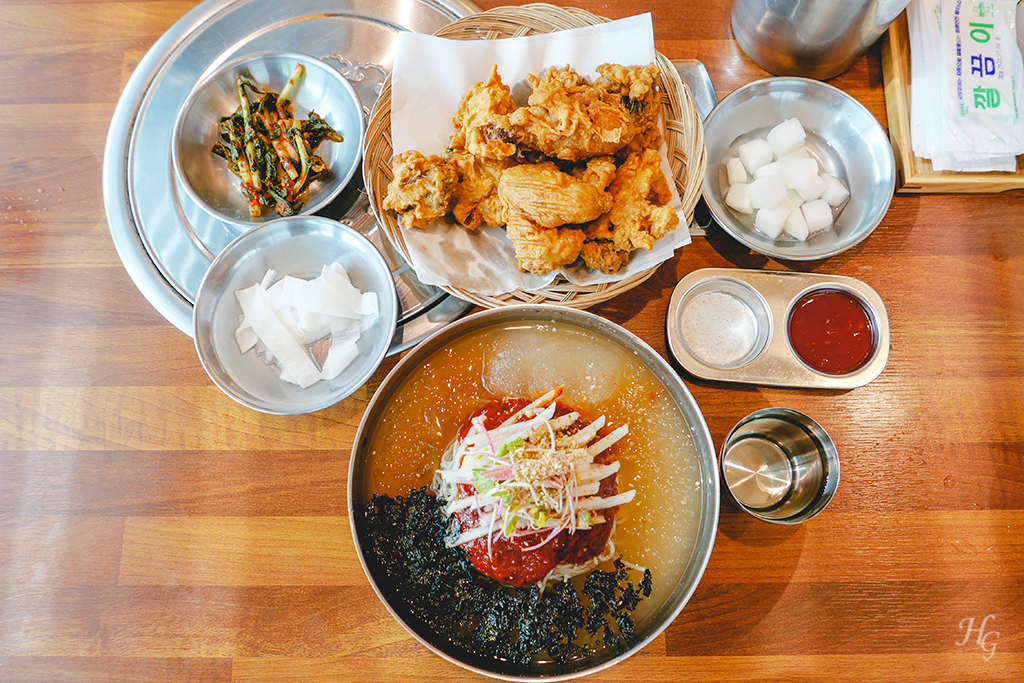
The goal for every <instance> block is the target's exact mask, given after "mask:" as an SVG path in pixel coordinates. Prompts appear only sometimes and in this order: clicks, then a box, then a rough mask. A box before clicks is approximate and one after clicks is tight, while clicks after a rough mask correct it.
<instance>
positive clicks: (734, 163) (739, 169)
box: [725, 157, 750, 185]
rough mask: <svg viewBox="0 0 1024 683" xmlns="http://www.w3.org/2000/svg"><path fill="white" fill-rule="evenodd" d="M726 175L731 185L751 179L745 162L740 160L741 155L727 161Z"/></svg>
mask: <svg viewBox="0 0 1024 683" xmlns="http://www.w3.org/2000/svg"><path fill="white" fill-rule="evenodd" d="M725 175H726V177H727V178H728V181H729V184H730V185H735V184H736V183H745V182H747V181H748V180H750V178H749V177H748V176H747V169H745V168H744V167H743V162H742V161H740V158H739V157H732V158H731V159H729V161H727V162H725Z"/></svg>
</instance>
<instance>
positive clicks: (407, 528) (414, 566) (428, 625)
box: [362, 488, 651, 667]
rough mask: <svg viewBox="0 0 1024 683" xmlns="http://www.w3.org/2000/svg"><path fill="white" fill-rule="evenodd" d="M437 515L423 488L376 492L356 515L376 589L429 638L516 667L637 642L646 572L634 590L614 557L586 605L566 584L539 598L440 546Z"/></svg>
mask: <svg viewBox="0 0 1024 683" xmlns="http://www.w3.org/2000/svg"><path fill="white" fill-rule="evenodd" d="M442 510H443V503H442V502H441V501H439V500H438V499H437V498H436V497H435V496H434V495H433V494H431V493H430V492H429V491H428V490H427V489H426V488H423V489H419V490H417V491H414V492H412V493H411V494H410V495H408V496H404V497H399V498H390V497H387V496H374V497H373V498H372V500H371V501H370V502H369V503H367V504H366V505H364V506H363V509H362V515H363V520H362V521H363V524H364V529H365V531H364V533H363V535H362V543H363V546H364V556H365V558H366V561H367V563H368V564H369V565H370V567H371V571H373V573H374V575H375V576H376V577H378V579H377V583H378V585H379V586H380V587H381V590H382V591H384V592H385V593H386V594H387V595H388V599H389V600H390V601H391V602H392V606H393V607H396V609H398V610H399V611H401V610H402V609H403V608H404V610H406V611H407V614H408V616H410V617H411V618H412V619H413V620H415V621H418V622H420V623H421V624H422V625H423V627H424V629H425V631H426V632H428V633H429V632H432V633H435V634H438V636H439V637H444V638H447V639H448V640H449V642H450V643H451V644H452V645H453V646H455V647H456V648H458V649H460V650H463V651H465V652H468V653H470V654H472V655H474V656H476V657H480V658H483V659H497V660H501V661H504V662H509V663H511V664H513V665H516V666H521V667H526V666H528V665H529V664H530V663H531V661H534V660H535V659H536V658H539V657H544V656H547V657H550V658H551V659H553V660H554V661H556V662H559V663H562V662H566V661H570V660H574V659H579V658H583V657H586V656H588V655H590V654H593V653H594V652H595V651H596V649H597V648H599V647H622V648H625V647H628V646H629V645H631V644H632V643H633V642H634V639H635V624H634V623H633V618H632V614H631V613H632V611H633V610H634V609H635V608H636V606H637V604H638V603H639V602H640V599H641V595H642V596H649V595H650V593H651V573H650V570H648V571H646V572H645V573H644V577H643V579H642V581H641V582H640V584H639V586H634V585H633V584H632V583H630V582H629V580H628V572H627V570H626V567H625V565H624V564H623V563H622V561H621V560H616V561H615V569H614V571H594V572H591V573H590V574H589V575H588V576H587V579H586V581H585V582H584V586H583V589H582V593H583V597H582V599H581V596H580V595H579V594H577V592H576V590H575V588H574V587H573V585H572V584H571V583H568V582H559V583H556V584H554V585H553V586H549V587H548V589H547V590H546V591H544V592H543V593H541V591H540V590H538V589H537V588H536V587H532V586H531V587H526V588H515V587H512V586H507V585H504V584H502V583H499V582H497V581H494V580H492V579H490V578H488V577H485V576H483V575H482V574H480V573H479V572H477V571H476V570H475V569H474V568H473V565H472V564H471V563H470V562H469V560H468V559H466V556H465V554H464V553H463V552H462V551H461V550H459V549H458V548H449V547H448V546H447V545H446V544H445V538H446V537H447V536H448V534H449V533H450V531H449V525H448V520H447V519H446V518H445V517H444V514H443V511H442ZM582 628H586V630H587V632H588V633H589V634H590V635H591V636H593V638H591V639H590V640H589V641H588V642H587V643H586V644H579V643H578V642H577V638H576V636H577V633H578V632H579V630H580V629H582Z"/></svg>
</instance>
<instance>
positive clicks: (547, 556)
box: [454, 399, 619, 586]
mask: <svg viewBox="0 0 1024 683" xmlns="http://www.w3.org/2000/svg"><path fill="white" fill-rule="evenodd" d="M528 403H529V402H528V401H525V400H522V399H503V400H501V401H493V402H491V403H488V404H487V405H486V406H484V407H483V408H481V409H480V410H477V411H475V412H474V413H473V414H472V415H471V416H470V418H469V419H467V420H466V423H465V424H464V425H463V426H462V428H461V429H460V430H459V438H460V439H461V438H463V437H464V436H465V435H466V433H468V431H469V429H470V427H471V426H472V423H471V420H472V418H474V417H476V416H477V415H483V416H484V426H485V427H486V428H487V429H494V428H495V427H497V426H498V425H500V424H501V423H502V422H504V421H505V420H506V419H508V418H509V417H511V416H512V415H513V414H514V413H515V412H516V411H518V410H519V409H521V408H523V407H524V406H526V405H528ZM569 412H572V408H568V407H566V406H564V405H562V404H561V403H558V404H557V405H556V408H555V415H556V416H558V415H564V414H565V413H569ZM580 426H581V427H582V426H583V425H580ZM611 458H612V456H611V455H610V452H609V451H605V452H603V453H601V454H599V455H598V456H597V457H595V458H594V462H597V463H604V462H606V461H608V460H611ZM459 489H460V491H461V493H462V495H464V496H472V495H473V494H474V489H473V487H472V486H471V485H469V484H459ZM618 489H619V486H618V477H617V476H616V475H614V474H613V475H610V476H608V477H606V478H605V479H602V480H601V489H600V496H601V497H602V498H607V497H609V496H614V495H616V494H617V493H618ZM617 510H618V508H617V507H613V508H608V509H605V510H601V516H602V517H604V518H605V521H604V522H603V523H601V524H597V525H595V526H593V527H592V528H590V529H584V530H577V531H575V532H573V533H569V532H567V531H563V532H562V533H560V534H558V535H557V536H556V537H555V538H554V539H552V540H551V542H549V543H548V544H547V545H544V546H542V547H540V548H536V549H533V550H524V548H529V547H530V546H532V545H536V544H537V543H538V541H539V539H540V538H542V537H533V536H528V537H526V538H525V539H524V538H506V537H505V536H504V535H502V534H501V533H495V534H492V536H491V539H490V544H489V545H488V540H487V537H486V536H485V537H483V538H477V539H474V540H472V541H469V542H468V543H465V544H464V545H462V546H461V547H462V549H463V550H464V551H465V553H466V557H468V558H469V561H470V562H471V563H472V564H473V566H474V567H475V568H476V570H477V571H478V572H480V573H481V574H483V575H484V576H489V577H490V578H492V579H495V580H496V581H500V582H502V583H507V584H510V585H513V586H529V585H532V584H535V583H537V582H538V581H540V580H541V579H543V578H544V576H545V575H547V573H548V572H549V571H551V570H552V569H554V568H555V567H556V566H558V565H559V564H564V563H571V564H582V563H584V562H586V561H587V560H590V559H591V558H594V557H597V556H598V555H600V554H601V551H602V550H604V547H605V545H606V544H607V543H608V537H609V536H610V535H611V532H612V526H613V524H612V522H613V520H614V519H615V512H616V511H617ZM479 514H480V513H479V512H478V511H477V510H461V511H459V512H456V513H455V515H454V516H455V519H456V520H458V522H459V524H460V530H461V531H465V530H467V529H471V528H473V527H475V526H477V519H478V517H479Z"/></svg>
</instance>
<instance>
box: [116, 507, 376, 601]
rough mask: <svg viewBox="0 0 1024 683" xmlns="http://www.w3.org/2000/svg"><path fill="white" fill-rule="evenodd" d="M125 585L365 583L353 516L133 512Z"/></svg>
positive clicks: (124, 566)
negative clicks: (140, 514) (138, 514)
mask: <svg viewBox="0 0 1024 683" xmlns="http://www.w3.org/2000/svg"><path fill="white" fill-rule="evenodd" d="M119 582H120V584H121V585H126V586H127V585H160V586H168V585H173V586H178V585H182V586H211V585H214V586H293V585H301V586H313V585H330V586H339V585H342V586H352V585H356V586H361V585H365V582H366V578H365V576H364V575H363V571H362V568H361V566H360V564H359V560H358V558H357V557H356V552H355V547H354V545H353V541H352V533H351V531H350V530H349V522H348V517H341V516H337V517H263V516H261V517H130V518H128V519H126V520H125V523H124V543H123V546H122V550H121V569H120V577H119Z"/></svg>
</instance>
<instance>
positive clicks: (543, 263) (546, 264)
mask: <svg viewBox="0 0 1024 683" xmlns="http://www.w3.org/2000/svg"><path fill="white" fill-rule="evenodd" d="M505 234H506V235H508V238H509V240H511V242H512V246H513V248H515V250H516V260H517V261H518V262H519V268H520V269H521V270H524V271H527V272H530V273H536V274H537V275H544V274H545V273H550V272H551V271H552V270H558V269H559V268H561V267H563V266H567V265H569V264H570V263H572V262H573V261H575V260H576V259H577V258H579V255H580V250H581V249H582V248H583V240H584V237H583V230H582V229H581V228H579V227H578V226H562V227H560V228H540V227H537V226H536V225H533V224H532V223H530V222H529V221H527V220H525V219H524V218H523V216H522V215H520V214H517V215H514V216H511V217H510V218H509V221H508V223H507V224H506V225H505Z"/></svg>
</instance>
